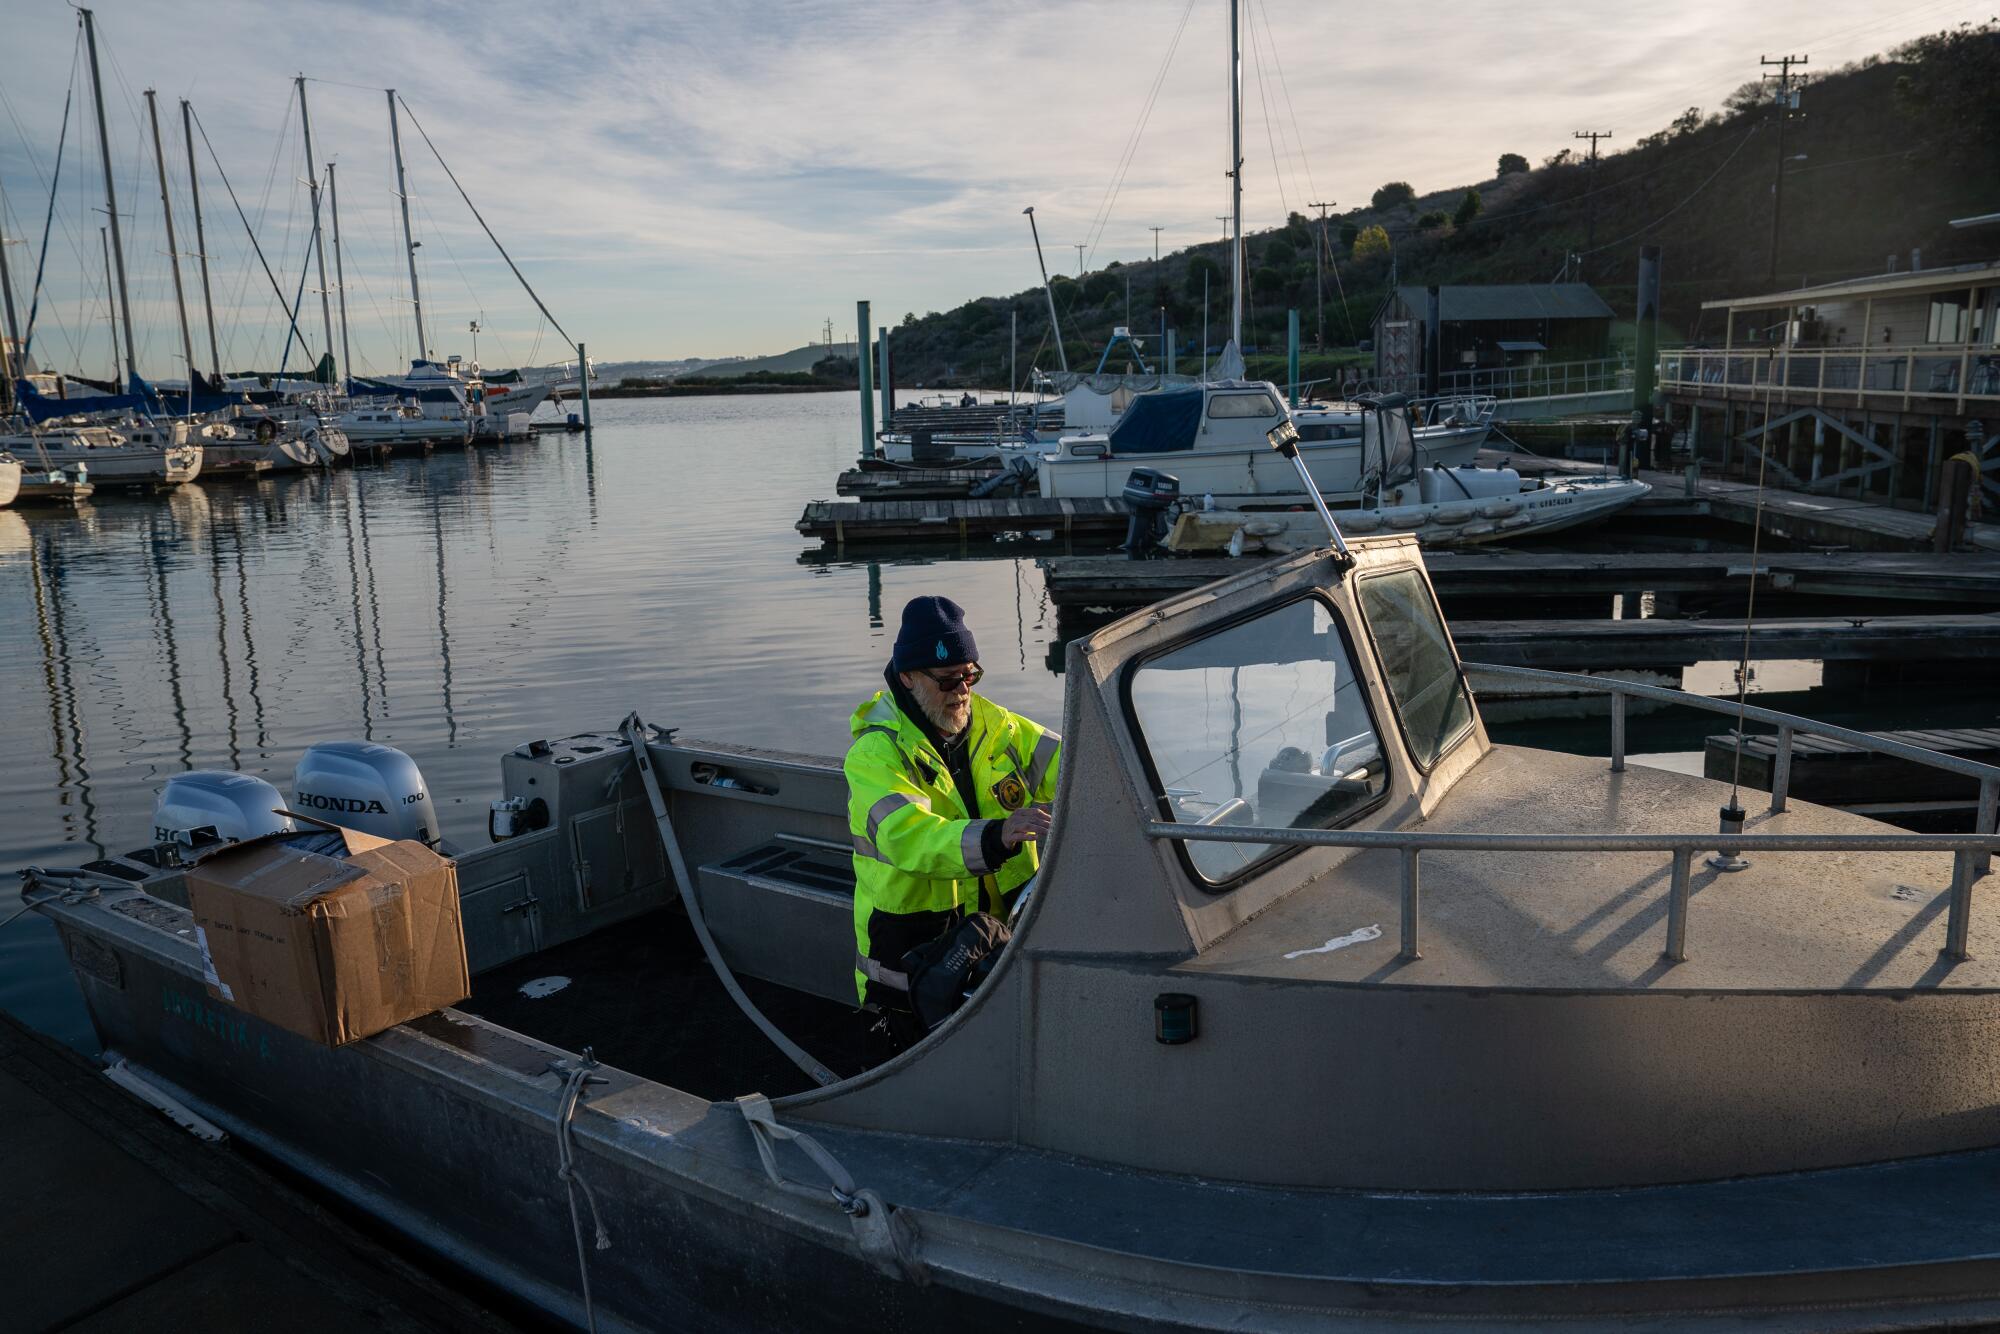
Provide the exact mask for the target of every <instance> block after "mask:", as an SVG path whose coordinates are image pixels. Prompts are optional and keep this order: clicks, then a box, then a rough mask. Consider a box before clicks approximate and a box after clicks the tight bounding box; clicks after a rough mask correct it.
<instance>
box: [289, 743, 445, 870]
mask: <svg viewBox="0 0 2000 1334" xmlns="http://www.w3.org/2000/svg"><path fill="white" fill-rule="evenodd" d="M292 801H293V803H294V804H293V807H292V809H294V810H296V811H298V812H299V813H301V814H303V815H311V816H314V817H316V818H318V819H321V820H325V821H326V822H327V823H328V824H337V825H340V826H342V827H344V828H347V829H359V830H360V831H361V832H362V833H364V834H374V835H375V836H376V837H378V838H413V839H416V840H417V841H418V842H420V843H432V844H435V843H436V842H437V841H438V821H437V811H436V809H435V808H433V807H432V805H431V794H430V791H429V789H427V788H426V787H425V786H424V776H423V774H422V773H421V772H419V771H418V769H417V762H416V761H415V760H413V759H411V758H410V757H409V756H407V755H405V754H404V753H403V752H402V751H400V750H397V749H396V748H395V747H393V746H378V745H376V744H375V743H374V742H372V741H322V742H320V743H319V744H318V745H316V746H314V747H312V748H311V749H310V750H308V751H306V753H305V754H303V755H301V756H299V767H298V769H297V770H296V771H295V772H294V773H293V774H292Z"/></svg>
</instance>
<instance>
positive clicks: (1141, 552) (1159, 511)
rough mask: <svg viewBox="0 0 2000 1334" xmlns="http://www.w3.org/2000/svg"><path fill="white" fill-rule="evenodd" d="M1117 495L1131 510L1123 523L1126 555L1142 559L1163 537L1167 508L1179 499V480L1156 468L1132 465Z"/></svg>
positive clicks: (1148, 554)
mask: <svg viewBox="0 0 2000 1334" xmlns="http://www.w3.org/2000/svg"><path fill="white" fill-rule="evenodd" d="M1119 494H1120V495H1122V496H1123V497H1124V498H1125V503H1126V505H1128V506H1130V507H1131V510H1132V518H1131V521H1130V522H1128V523H1127V524H1126V525H1125V554H1126V555H1127V556H1128V557H1130V558H1131V559H1133V560H1145V559H1146V558H1147V557H1149V556H1151V555H1152V554H1153V553H1154V552H1155V551H1157V550H1158V549H1159V546H1160V540H1161V539H1162V538H1163V537H1165V536H1166V531H1165V530H1166V526H1167V511H1168V510H1169V509H1170V508H1172V506H1173V504H1174V502H1175V501H1177V500H1179V499H1180V498H1181V479H1180V478H1178V477H1176V476H1174V475H1173V474H1172V473H1166V472H1161V471H1160V470H1159V469H1158V468H1134V469H1133V470H1132V475H1131V476H1129V477H1127V478H1126V479H1125V486H1124V489H1123V490H1122V491H1120V492H1119Z"/></svg>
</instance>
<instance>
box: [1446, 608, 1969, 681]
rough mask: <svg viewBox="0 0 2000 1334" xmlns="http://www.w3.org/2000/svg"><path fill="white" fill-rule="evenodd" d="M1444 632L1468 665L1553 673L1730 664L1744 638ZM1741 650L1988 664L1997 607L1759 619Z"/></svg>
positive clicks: (1532, 629)
mask: <svg viewBox="0 0 2000 1334" xmlns="http://www.w3.org/2000/svg"><path fill="white" fill-rule="evenodd" d="M1451 637H1452V639H1453V640H1454V641H1456V642H1457V644H1458V647H1459V651H1460V653H1461V654H1463V655H1464V656H1465V657H1466V658H1467V659H1470V660H1473V661H1477V662H1491V663H1498V664H1500V665H1502V666H1507V667H1545V668H1548V669H1550V670H1555V671H1579V670H1601V669H1607V668H1625V667H1658V666H1667V665H1673V664H1680V665H1683V666H1685V665H1687V664H1690V663H1696V662H1713V661H1718V660H1728V661H1734V660H1735V659H1736V658H1737V657H1738V656H1739V655H1740V654H1741V653H1742V652H1743V642H1744V640H1743V622H1742V621H1741V620H1740V619H1731V620H1699V621H1665V620H1651V619H1648V620H1630V621H1580V620H1548V621H1465V620H1454V621H1453V622H1452V626H1451ZM1750 653H1751V656H1752V657H1754V658H1767V659H1768V658H1815V659H1819V660H1821V661H1825V662H1865V663H1895V662H1906V663H1913V662H1927V663H1935V662H1959V663H1977V662H1982V661H1991V660H1993V659H1994V658H1995V657H1996V656H2000V613H1992V614H1986V615H1960V616H1878V617H1865V616H1853V617H1845V616H1813V617H1801V618H1793V619H1784V620H1767V619H1765V618H1763V617H1759V618H1758V619H1757V621H1756V624H1755V625H1754V626H1752V627H1751V633H1750Z"/></svg>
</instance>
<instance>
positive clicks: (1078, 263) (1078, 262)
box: [1070, 241, 1090, 278]
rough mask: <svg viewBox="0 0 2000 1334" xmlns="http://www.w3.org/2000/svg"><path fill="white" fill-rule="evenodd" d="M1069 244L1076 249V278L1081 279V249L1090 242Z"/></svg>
mask: <svg viewBox="0 0 2000 1334" xmlns="http://www.w3.org/2000/svg"><path fill="white" fill-rule="evenodd" d="M1070 244H1071V245H1073V246H1075V247H1076V276H1077V277H1079V278H1081V277H1083V249H1084V247H1085V246H1087V245H1089V244H1090V242H1088V241H1072V242H1070Z"/></svg>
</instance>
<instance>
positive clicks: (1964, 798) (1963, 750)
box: [1702, 727, 2000, 829]
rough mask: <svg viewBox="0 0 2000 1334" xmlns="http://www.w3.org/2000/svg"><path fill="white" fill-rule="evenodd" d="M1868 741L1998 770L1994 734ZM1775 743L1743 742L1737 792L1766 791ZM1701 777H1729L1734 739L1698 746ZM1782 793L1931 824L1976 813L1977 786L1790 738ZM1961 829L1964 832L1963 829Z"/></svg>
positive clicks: (1950, 732) (1823, 741)
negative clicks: (1786, 779)
mask: <svg viewBox="0 0 2000 1334" xmlns="http://www.w3.org/2000/svg"><path fill="white" fill-rule="evenodd" d="M1876 735H1878V736H1882V737H1885V738H1887V739H1888V740H1891V741H1901V742H1905V743H1907V744H1909V745H1912V746H1922V747H1924V748H1925V749H1927V750H1935V751H1940V752H1942V753H1944V754H1946V755H1955V756H1957V757H1958V758H1960V759H1965V760H1977V761H1979V762H1980V763H1981V764H2000V728H1996V727H1967V728H1939V729H1935V730H1927V731H1918V732H1880V733H1877V734H1876ZM1777 755H1778V741H1777V738H1776V737H1775V736H1772V735H1768V734H1751V735H1746V736H1745V737H1744V738H1743V770H1742V775H1743V786H1745V787H1748V788H1754V789H1756V790H1757V791H1759V792H1769V791H1770V790H1771V781H1772V779H1771V775H1772V771H1773V769H1774V768H1775V766H1776V764H1777ZM1702 772H1703V773H1704V774H1705V775H1707V776H1708V777H1710V778H1718V779H1721V780H1722V781H1723V782H1725V783H1726V782H1729V781H1730V778H1731V775H1733V774H1734V773H1735V772H1736V733H1735V732H1734V731H1729V732H1725V733H1723V734H1722V735H1720V736H1711V737H1709V738H1708V739H1707V741H1706V743H1705V744H1704V745H1703V747H1702ZM1789 791H1790V793H1791V795H1792V796H1794V797H1796V798H1798V799H1799V800H1801V801H1812V802H1818V803H1819V804H1820V805H1822V806H1844V807H1846V808H1847V809H1849V810H1855V811H1859V812H1861V813H1863V814H1867V815H1875V816H1885V817H1887V816H1896V817H1909V816H1925V817H1933V818H1935V817H1939V816H1949V815H1955V814H1957V815H1965V816H1968V817H1969V816H1970V814H1971V813H1972V812H1973V811H1975V810H1977V809H1978V805H1979V783H1978V781H1977V780H1976V779H1972V778H1968V777H1966V776H1964V775H1963V774H1953V773H1946V772H1945V771H1944V770H1942V769H1933V768H1931V767H1930V766H1929V765H1923V764H1912V763H1910V762H1909V761H1908V760H1902V759H1898V758H1896V757H1895V756H1893V755H1878V754H1876V753H1874V752H1872V751H1865V750H1861V749H1860V748H1858V747H1855V746H1850V745H1848V744H1847V743H1846V742H1844V741H1835V740H1833V739H1831V738H1829V737H1819V736H1803V735H1801V736H1796V737H1794V738H1793V741H1792V776H1791V784H1790V788H1789ZM1966 828H1967V829H1970V828H1971V825H1970V824H1969V823H1968V824H1967V825H1966Z"/></svg>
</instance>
